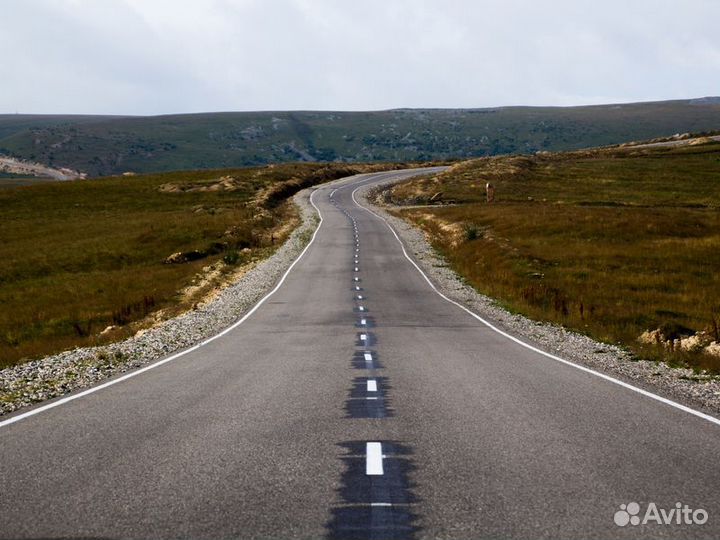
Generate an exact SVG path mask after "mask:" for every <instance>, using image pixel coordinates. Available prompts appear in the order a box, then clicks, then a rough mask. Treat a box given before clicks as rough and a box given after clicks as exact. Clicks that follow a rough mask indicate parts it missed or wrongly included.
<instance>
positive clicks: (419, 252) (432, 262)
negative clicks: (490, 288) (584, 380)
mask: <svg viewBox="0 0 720 540" xmlns="http://www.w3.org/2000/svg"><path fill="white" fill-rule="evenodd" d="M392 183H394V182H393V181H390V182H387V184H392ZM378 187H381V186H378V184H375V187H372V188H365V189H364V190H360V191H359V192H358V193H359V194H360V195H361V196H363V197H364V199H365V201H366V202H367V203H369V205H370V206H372V208H373V210H374V211H375V212H377V213H378V214H380V215H382V216H383V217H384V218H385V219H386V220H387V221H388V223H390V225H392V227H393V228H394V229H395V231H396V232H397V233H398V235H399V236H400V238H402V241H403V242H404V243H405V246H406V250H407V251H408V253H409V254H411V255H412V256H413V258H414V259H415V262H416V263H417V264H418V265H419V266H420V267H421V268H422V269H423V271H424V272H425V273H426V274H427V275H428V277H429V278H430V279H431V280H432V281H433V283H434V284H435V286H436V287H437V288H438V289H439V290H440V291H442V292H443V294H445V295H446V296H448V297H449V298H451V299H453V300H455V301H456V302H458V303H460V304H462V305H463V306H465V307H467V308H468V309H470V310H471V311H473V312H475V313H476V314H478V315H480V316H481V317H483V318H484V319H486V320H488V321H489V322H491V323H492V324H494V325H495V326H497V327H498V328H500V329H501V330H503V331H505V332H507V333H508V334H510V335H513V336H515V337H517V338H519V339H522V340H523V341H526V342H528V343H529V344H531V345H534V346H536V347H537V348H539V349H541V350H543V351H546V352H548V353H551V354H554V355H555V356H559V357H561V358H563V359H566V360H570V361H572V362H575V363H577V364H581V365H583V366H586V367H589V368H591V369H594V370H596V371H599V372H602V373H605V374H607V375H610V376H611V377H614V378H616V379H620V380H622V381H625V382H628V383H630V384H632V385H634V386H637V387H640V388H643V389H645V390H648V391H650V392H653V393H656V394H658V395H661V396H663V397H666V398H668V399H672V400H674V401H677V402H679V403H682V404H684V405H687V406H689V407H692V408H694V409H697V410H700V411H702V412H704V413H706V414H710V415H713V416H720V377H718V376H713V375H709V374H707V373H697V372H695V371H693V370H691V369H685V368H675V367H670V366H669V365H667V364H665V363H661V362H653V361H647V360H638V359H637V358H636V357H635V356H634V355H633V354H632V353H631V352H629V351H628V350H627V349H624V348H623V347H621V346H619V345H610V344H606V343H601V342H598V341H595V340H593V339H591V338H589V337H587V336H584V335H582V334H578V333H576V332H572V331H569V330H567V329H565V328H563V327H561V326H558V325H554V324H550V323H542V322H537V321H533V320H531V319H528V318H527V317H524V316H522V315H518V314H514V313H510V312H509V311H507V310H506V309H504V308H502V307H501V306H499V305H498V303H497V302H496V301H495V300H493V299H492V298H489V297H487V296H484V295H482V294H479V293H478V292H477V291H475V289H473V288H472V287H471V286H469V285H467V284H466V283H465V282H464V280H463V279H462V278H460V277H459V276H458V275H457V274H456V273H455V272H454V271H452V270H451V269H450V268H449V267H448V264H447V262H446V261H445V260H444V259H443V258H442V257H441V256H440V255H439V254H438V253H437V252H436V251H435V250H434V249H433V248H432V247H431V246H430V244H429V243H428V241H427V239H426V237H425V235H424V233H423V232H422V231H420V230H419V229H417V228H415V227H413V226H412V225H410V224H409V223H408V222H406V221H404V220H402V219H400V218H397V217H395V216H393V215H391V214H390V213H388V211H387V210H388V207H387V206H386V205H384V204H383V203H382V202H381V201H382V197H378V196H376V194H377V192H378Z"/></svg>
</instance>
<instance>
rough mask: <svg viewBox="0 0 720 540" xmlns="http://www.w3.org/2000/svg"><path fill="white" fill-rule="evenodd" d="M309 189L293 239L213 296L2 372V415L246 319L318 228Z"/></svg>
mask: <svg viewBox="0 0 720 540" xmlns="http://www.w3.org/2000/svg"><path fill="white" fill-rule="evenodd" d="M309 195H310V191H309V190H303V191H301V192H299V193H298V194H297V195H295V197H294V201H295V203H296V204H297V206H298V207H299V209H300V215H301V224H300V226H299V227H298V228H296V229H295V230H294V231H293V232H292V234H291V235H290V237H289V238H288V240H287V241H286V242H285V243H284V244H283V245H282V246H281V247H280V248H278V250H277V251H276V252H275V253H274V254H273V255H272V256H270V257H268V258H267V259H265V260H263V261H262V262H260V263H258V264H257V265H256V266H255V267H254V268H252V269H251V270H249V271H248V272H247V273H246V274H244V275H243V276H242V277H241V278H240V279H238V280H237V281H236V282H235V283H233V284H231V285H229V286H228V287H226V288H224V289H222V290H221V291H220V292H219V293H218V294H217V295H216V296H215V297H214V298H213V299H212V300H210V301H209V302H207V303H205V304H201V305H199V306H198V307H197V309H194V310H192V311H188V312H187V313H184V314H182V315H180V316H178V317H175V318H173V319H169V320H166V321H164V322H162V323H160V324H158V325H157V326H154V327H153V328H150V329H148V330H141V331H140V332H138V333H137V334H135V336H133V337H131V338H128V339H125V340H124V341H120V342H117V343H113V344H109V345H103V346H98V347H82V348H76V349H73V350H70V351H66V352H62V353H60V354H56V355H52V356H46V357H44V358H41V359H39V360H34V361H31V362H27V363H24V364H20V365H17V366H13V367H9V368H6V369H3V370H2V371H0V416H2V415H5V414H8V413H11V412H13V411H16V410H18V409H20V408H22V407H26V406H28V405H32V404H34V403H38V402H40V401H45V400H47V399H51V398H55V397H58V396H62V395H64V394H67V393H69V392H72V391H75V390H79V389H82V388H87V387H89V386H93V385H95V384H97V383H98V382H100V381H102V380H104V379H107V378H109V377H113V376H116V375H119V374H121V373H124V372H127V371H131V370H133V369H136V368H138V367H141V366H144V365H147V364H149V363H151V362H153V361H155V360H158V359H160V358H163V357H166V356H168V355H170V354H172V353H174V352H177V351H180V350H182V349H185V348H187V347H191V346H193V345H195V344H197V343H199V342H201V341H203V340H204V339H206V338H208V337H210V336H213V335H215V334H217V333H218V332H220V331H222V330H223V329H224V328H227V327H228V326H230V325H231V324H232V323H234V322H235V321H237V320H238V319H239V318H240V317H242V316H243V315H244V314H245V313H246V312H247V311H249V310H250V308H252V306H253V305H254V304H255V303H256V302H257V301H258V300H259V299H260V298H262V296H263V295H264V294H266V293H267V292H268V291H269V290H270V289H271V288H272V287H273V286H274V285H275V284H276V283H277V281H278V280H279V279H280V277H281V276H282V274H283V273H284V272H285V270H287V268H288V267H289V266H290V265H291V264H292V262H293V261H294V260H295V258H296V257H297V256H298V255H299V254H300V252H301V251H302V249H303V248H304V247H305V245H307V243H308V242H309V239H310V236H311V233H312V231H313V230H314V229H315V227H316V226H317V223H318V220H317V214H316V212H315V210H314V208H313V207H312V206H311V205H310V203H309V201H308V199H309Z"/></svg>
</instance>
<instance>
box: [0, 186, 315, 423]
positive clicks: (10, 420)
mask: <svg viewBox="0 0 720 540" xmlns="http://www.w3.org/2000/svg"><path fill="white" fill-rule="evenodd" d="M315 193H317V191H313V192H312V193H311V194H310V199H309V200H310V204H311V205H312V206H313V208H315V210H316V211H317V214H318V217H319V218H320V221H319V222H318V226H317V227H316V228H315V231H314V232H313V234H312V237H311V238H310V242H308V244H307V246H305V248H304V249H303V250H302V251H301V252H300V255H298V256H297V257H296V258H295V260H294V261H293V262H292V264H291V265H290V266H289V267H288V269H287V270H285V273H284V274H283V275H282V277H281V278H280V280H279V281H278V282H277V284H276V285H275V287H274V288H273V289H272V290H271V291H270V292H269V293H267V294H266V295H265V296H263V297H262V298H261V299H260V300H259V301H258V302H257V303H256V304H255V305H254V306H253V307H252V308H251V309H250V311H248V312H247V313H246V314H245V315H243V316H242V317H241V318H240V319H239V320H238V321H236V322H234V323H233V324H231V325H230V326H228V327H227V328H225V330H223V331H221V332H218V333H217V334H215V335H214V336H210V337H209V338H206V339H204V340H203V341H201V342H200V343H198V344H197V345H193V346H192V347H189V348H187V349H185V350H183V351H180V352H177V353H175V354H172V355H170V356H168V357H167V358H163V359H162V360H158V361H157V362H154V363H152V364H149V365H147V366H145V367H142V368H140V369H137V370H135V371H131V372H130V373H126V374H125V375H122V376H121V377H118V378H117V379H113V380H111V381H108V382H106V383H103V384H100V385H98V386H93V387H92V388H88V389H87V390H83V391H82V392H78V393H77V394H72V395H69V396H67V397H64V398H60V399H58V400H56V401H53V402H52V403H48V404H47V405H41V406H39V407H37V408H36V409H32V410H30V411H28V412H25V413H22V414H18V415H16V416H13V417H11V418H8V419H7V420H3V421H0V428H2V427H5V426H9V425H10V424H14V423H15V422H19V421H20V420H24V419H25V418H29V417H31V416H35V415H36V414H40V413H41V412H45V411H48V410H50V409H54V408H55V407H59V406H60V405H65V404H66V403H70V402H71V401H75V400H76V399H80V398H82V397H85V396H88V395H90V394H94V393H95V392H99V391H100V390H103V389H105V388H108V387H110V386H114V385H116V384H118V383H121V382H123V381H127V380H128V379H132V378H133V377H137V376H138V375H140V374H142V373H145V372H146V371H150V370H151V369H155V368H157V367H160V366H162V365H165V364H167V363H168V362H172V361H173V360H176V359H178V358H180V357H182V356H185V355H186V354H190V353H191V352H194V351H197V350H198V349H200V348H201V347H204V346H205V345H207V344H208V343H212V342H213V341H215V340H216V339H219V338H221V337H222V336H224V335H226V334H228V333H229V332H232V331H233V330H235V329H236V328H237V327H238V326H240V325H241V324H243V323H244V322H245V321H247V320H248V319H249V318H250V317H251V316H252V315H253V314H254V313H255V312H256V311H257V310H258V309H260V306H262V305H263V304H264V303H265V302H266V301H267V299H268V298H270V297H271V296H273V295H274V294H275V293H276V292H277V291H278V290H279V289H280V287H282V285H283V283H285V280H286V279H287V277H288V276H289V275H290V272H291V271H292V269H293V268H295V265H296V264H297V263H299V262H300V260H301V259H302V258H303V256H304V255H305V253H307V251H308V250H309V249H310V246H312V245H313V243H315V238H317V235H318V232H319V231H320V227H322V225H323V222H324V220H323V217H322V212H320V208H318V207H317V205H316V204H315V202H314V201H313V197H314V196H315Z"/></svg>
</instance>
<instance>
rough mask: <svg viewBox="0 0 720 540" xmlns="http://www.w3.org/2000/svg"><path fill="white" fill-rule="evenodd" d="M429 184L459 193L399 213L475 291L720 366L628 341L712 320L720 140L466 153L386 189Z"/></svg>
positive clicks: (649, 353) (644, 353) (417, 198)
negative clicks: (543, 152)
mask: <svg viewBox="0 0 720 540" xmlns="http://www.w3.org/2000/svg"><path fill="white" fill-rule="evenodd" d="M488 181H489V182H491V183H493V184H494V185H495V186H496V201H497V202H496V203H495V204H487V203H486V202H484V198H485V189H484V186H485V183H486V182H488ZM437 192H442V193H443V198H444V199H445V200H454V201H456V202H457V203H458V204H457V205H450V206H435V207H433V206H430V207H425V208H413V209H405V210H402V211H401V214H402V215H403V216H404V217H406V218H407V219H409V220H411V221H413V222H415V223H417V224H419V225H420V226H421V227H423V228H424V229H425V230H426V231H428V232H429V233H430V238H431V240H432V243H433V245H434V246H435V247H436V248H437V249H438V250H440V251H441V252H442V253H443V255H445V256H446V257H447V259H448V261H449V263H450V264H451V266H452V267H453V268H454V269H455V270H456V271H458V272H459V273H460V274H461V275H462V276H464V277H465V278H466V279H467V280H468V281H469V282H470V283H471V284H472V285H473V286H474V287H475V288H476V289H478V290H479V291H481V292H483V293H485V294H487V295H489V296H492V297H495V298H498V299H499V300H500V301H501V302H502V303H503V304H504V305H507V306H508V307H509V308H510V309H512V310H514V311H517V312H520V313H524V314H526V315H528V316H530V317H533V318H536V319H541V320H547V321H552V322H555V323H560V324H563V325H565V326H568V327H570V328H573V329H575V330H578V331H580V332H583V333H587V334H589V335H591V336H593V337H595V338H597V339H600V340H602V341H605V342H609V343H622V344H624V345H626V346H628V347H629V348H630V349H631V350H633V351H634V352H635V353H636V354H637V355H638V356H640V357H643V358H649V359H661V360H665V361H668V362H670V363H672V364H676V365H689V366H692V367H695V368H699V369H708V370H710V371H712V372H715V373H720V361H719V360H718V359H717V358H714V357H710V356H708V355H704V354H699V353H698V354H690V353H681V352H678V351H669V350H666V349H664V348H662V347H656V346H645V345H641V344H640V343H638V341H637V338H638V337H639V335H640V334H641V333H642V332H644V331H646V330H653V329H656V328H659V327H662V326H664V327H668V326H675V327H685V328H688V329H691V330H693V331H695V332H697V331H708V332H709V333H710V334H714V333H716V332H717V330H716V329H715V324H716V323H717V322H718V321H719V320H720V272H718V270H720V210H719V208H720V144H706V145H701V146H692V147H682V148H673V149H645V150H639V149H635V150H630V149H617V148H616V149H608V150H601V151H588V152H577V153H571V154H554V155H548V156H533V157H524V156H515V157H507V158H494V159H484V160H476V161H473V162H468V163H465V164H461V165H457V166H455V167H454V168H453V169H452V170H451V171H450V172H448V173H445V174H443V175H440V176H439V177H437V178H434V179H433V178H430V179H425V180H419V181H418V180H416V181H412V182H409V183H405V184H403V185H401V186H398V187H396V188H395V189H394V190H393V191H392V194H391V198H392V199H393V200H395V201H396V202H404V203H415V204H418V203H419V204H423V203H426V202H427V201H428V200H429V198H430V197H431V196H432V195H433V194H434V193H437ZM716 339H717V336H716Z"/></svg>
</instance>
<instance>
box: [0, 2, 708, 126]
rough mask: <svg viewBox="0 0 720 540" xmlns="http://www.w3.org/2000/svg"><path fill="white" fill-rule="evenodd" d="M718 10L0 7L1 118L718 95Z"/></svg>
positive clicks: (446, 5) (420, 5)
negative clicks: (10, 115)
mask: <svg viewBox="0 0 720 540" xmlns="http://www.w3.org/2000/svg"><path fill="white" fill-rule="evenodd" d="M719 27H720V1H718V0H674V1H666V0H588V1H586V0H546V1H542V0H474V1H473V0H0V50H1V51H2V53H0V67H1V68H2V71H1V74H0V112H6V113H12V112H16V111H17V112H21V113H101V114H164V113H175V112H200V111H228V110H288V109H321V110H377V109H388V108H395V107H492V106H500V105H580V104H592V103H610V102H628V101H647V100H655V99H674V98H687V97H700V96H706V95H718V94H720V31H718V28H719Z"/></svg>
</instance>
